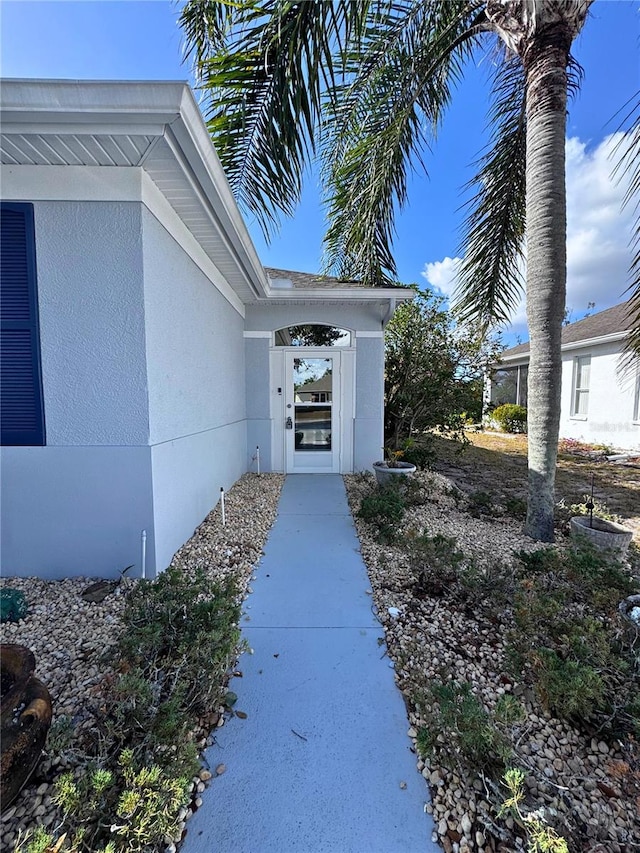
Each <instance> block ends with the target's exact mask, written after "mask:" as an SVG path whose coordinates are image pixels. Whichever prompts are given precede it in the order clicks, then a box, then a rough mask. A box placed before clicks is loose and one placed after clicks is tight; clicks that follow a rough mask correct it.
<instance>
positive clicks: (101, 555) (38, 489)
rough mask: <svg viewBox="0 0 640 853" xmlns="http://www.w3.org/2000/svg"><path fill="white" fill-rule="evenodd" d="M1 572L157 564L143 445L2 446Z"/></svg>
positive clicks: (90, 572)
mask: <svg viewBox="0 0 640 853" xmlns="http://www.w3.org/2000/svg"><path fill="white" fill-rule="evenodd" d="M1 455H2V476H1V477H0V486H1V503H2V537H1V542H2V548H1V562H0V565H1V567H2V574H3V576H5V577H9V576H18V577H32V576H34V575H37V576H39V577H44V578H49V579H59V578H65V577H74V576H84V577H117V576H118V573H119V572H120V571H121V570H122V569H124V568H125V567H126V566H129V565H134V569H133V570H132V572H131V576H132V577H139V576H140V565H141V537H140V531H142V530H147V531H148V539H147V562H148V564H149V565H153V564H154V559H155V554H154V541H153V535H152V534H153V504H152V494H151V456H150V451H149V448H148V447H98V446H92V447H3V448H2V452H1Z"/></svg>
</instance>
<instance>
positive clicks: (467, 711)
mask: <svg viewBox="0 0 640 853" xmlns="http://www.w3.org/2000/svg"><path fill="white" fill-rule="evenodd" d="M422 704H423V703H422V702H421V703H420V705H422ZM429 708H431V710H429ZM421 710H422V714H423V716H424V718H425V720H426V721H427V724H428V725H427V728H426V729H421V730H420V731H419V732H418V737H417V743H418V749H419V750H420V752H421V754H422V755H424V756H429V755H433V754H434V753H437V752H439V751H441V750H442V751H445V750H446V754H447V757H448V758H451V757H454V756H455V757H456V758H457V761H458V763H459V764H461V765H462V766H463V767H468V768H472V769H474V770H483V769H487V768H495V767H502V766H504V764H505V762H506V760H507V759H508V758H509V757H510V755H511V750H510V747H509V744H508V741H507V739H506V738H505V737H504V735H502V733H501V732H500V731H499V730H498V729H497V728H496V726H495V723H494V721H493V720H492V719H491V717H490V716H489V714H488V713H487V712H486V711H485V709H484V708H483V706H482V704H481V703H480V701H479V700H478V699H477V698H476V696H475V695H474V693H473V689H472V685H471V684H470V683H469V682H466V681H465V682H462V683H458V682H455V681H451V682H447V683H446V684H442V683H441V684H434V685H432V687H431V688H430V690H429V692H428V694H426V696H425V698H424V707H422V708H421ZM438 735H442V742H440V741H438Z"/></svg>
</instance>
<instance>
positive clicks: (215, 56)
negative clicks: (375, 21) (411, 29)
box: [185, 0, 369, 236]
mask: <svg viewBox="0 0 640 853" xmlns="http://www.w3.org/2000/svg"><path fill="white" fill-rule="evenodd" d="M191 5H193V6H194V7H195V8H194V9H191V10H190V13H189V15H188V16H187V17H186V18H185V22H186V27H185V34H186V36H187V39H188V48H187V49H188V52H192V53H194V54H195V58H196V62H197V67H198V71H199V77H200V80H201V83H200V88H201V89H203V90H205V91H206V94H207V101H206V104H205V115H206V118H207V121H208V126H209V130H210V132H211V134H212V137H213V141H214V144H215V145H216V149H217V151H218V154H219V156H220V159H221V161H222V165H223V167H224V169H225V172H226V174H227V178H228V179H229V182H230V184H231V188H232V190H233V192H234V194H235V197H236V200H237V201H238V202H239V204H240V205H241V207H243V208H244V209H245V210H246V211H248V212H250V213H252V214H253V215H254V216H255V217H256V219H257V220H258V222H259V223H260V224H261V226H262V228H263V231H264V233H265V235H266V236H269V235H270V233H272V231H273V230H274V228H275V226H276V225H277V223H278V221H279V216H280V214H282V213H284V214H286V215H290V214H291V213H292V212H293V210H294V209H295V206H296V204H297V202H298V200H299V197H300V191H301V185H302V176H303V173H304V170H305V167H306V166H307V164H308V163H309V161H310V159H311V157H312V155H313V153H314V151H315V136H316V130H317V127H318V124H319V115H320V110H321V106H322V93H323V92H324V91H326V89H327V88H328V87H329V86H332V85H334V84H335V82H336V77H337V75H338V74H339V71H340V69H339V67H338V65H336V61H335V56H334V54H335V52H336V51H337V52H338V54H339V53H340V51H341V48H342V46H343V45H344V44H345V40H346V39H348V38H351V37H352V36H353V34H354V33H357V32H358V29H359V27H360V25H361V22H362V21H363V20H364V17H365V15H366V13H367V10H368V6H369V3H367V2H347V0H343V2H329V0H322V2H313V3H309V2H303V3H296V2H289V0H240V2H237V3H233V4H231V3H223V4H220V5H222V6H224V7H228V11H227V12H226V13H223V12H221V11H220V10H219V9H218V10H216V9H214V10H211V9H210V7H211V6H214V7H215V6H216V5H217V4H215V3H213V4H211V3H209V2H206V3H204V4H200V3H198V2H195V0H194V2H193V3H192V4H191ZM199 9H200V10H202V11H203V12H204V11H206V12H207V14H208V15H209V17H208V21H209V23H208V24H204V23H202V22H198V21H197V13H198V10H199ZM194 18H195V19H196V20H194Z"/></svg>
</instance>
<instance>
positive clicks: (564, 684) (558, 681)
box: [534, 649, 604, 719]
mask: <svg viewBox="0 0 640 853" xmlns="http://www.w3.org/2000/svg"><path fill="white" fill-rule="evenodd" d="M534 667H535V673H536V690H537V692H538V694H539V695H540V698H541V699H542V701H543V703H544V704H545V705H546V706H547V708H549V710H550V711H553V713H555V714H558V715H559V716H564V717H574V716H578V717H581V718H582V719H588V718H589V717H590V716H591V715H592V714H593V712H594V711H595V710H597V709H598V708H600V707H601V705H602V700H603V695H604V684H603V681H602V678H601V676H600V675H599V674H598V672H596V670H595V669H594V668H593V667H592V666H589V665H588V664H583V663H578V662H577V661H575V660H563V659H562V658H561V657H560V656H559V655H558V654H557V652H555V651H553V650H552V649H539V650H538V652H537V653H536V655H535V663H534Z"/></svg>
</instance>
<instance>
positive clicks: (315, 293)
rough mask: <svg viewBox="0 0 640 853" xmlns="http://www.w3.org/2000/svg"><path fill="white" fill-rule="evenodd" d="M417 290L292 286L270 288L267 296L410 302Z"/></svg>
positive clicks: (274, 298)
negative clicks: (289, 288)
mask: <svg viewBox="0 0 640 853" xmlns="http://www.w3.org/2000/svg"><path fill="white" fill-rule="evenodd" d="M415 295H416V294H415V291H413V290H409V288H393V289H391V288H386V287H362V288H355V287H323V288H320V287H318V288H312V287H309V288H299V289H296V288H292V289H291V290H281V289H280V288H270V289H269V291H268V293H267V297H268V299H269V301H270V302H272V301H273V302H276V301H277V302H280V301H282V302H305V301H307V300H309V301H310V302H317V301H321V302H333V301H339V302H344V300H352V301H353V302H386V301H388V300H395V301H396V302H408V301H410V300H411V299H413V297H414V296H415Z"/></svg>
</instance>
